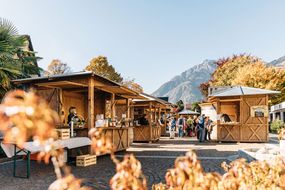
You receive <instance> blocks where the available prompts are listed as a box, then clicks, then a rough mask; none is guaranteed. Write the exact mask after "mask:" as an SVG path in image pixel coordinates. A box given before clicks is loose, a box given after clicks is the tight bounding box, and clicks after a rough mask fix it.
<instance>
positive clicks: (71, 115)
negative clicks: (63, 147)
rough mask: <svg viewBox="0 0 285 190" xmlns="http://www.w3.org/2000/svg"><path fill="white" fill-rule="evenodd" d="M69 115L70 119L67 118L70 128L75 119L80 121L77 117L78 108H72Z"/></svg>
mask: <svg viewBox="0 0 285 190" xmlns="http://www.w3.org/2000/svg"><path fill="white" fill-rule="evenodd" d="M68 112H69V114H68V117H67V124H68V125H69V126H70V125H71V121H72V120H73V119H78V116H77V115H76V114H77V112H76V107H74V106H71V107H70V108H69V110H68Z"/></svg>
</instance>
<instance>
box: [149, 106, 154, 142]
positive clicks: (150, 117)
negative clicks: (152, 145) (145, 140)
mask: <svg viewBox="0 0 285 190" xmlns="http://www.w3.org/2000/svg"><path fill="white" fill-rule="evenodd" d="M151 108H152V103H151V102H149V130H150V141H152V116H153V115H152V114H153V113H152V111H151Z"/></svg>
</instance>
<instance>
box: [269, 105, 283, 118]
mask: <svg viewBox="0 0 285 190" xmlns="http://www.w3.org/2000/svg"><path fill="white" fill-rule="evenodd" d="M275 119H280V120H282V121H283V122H285V101H284V102H282V103H280V104H276V105H273V106H271V108H270V121H274V120H275Z"/></svg>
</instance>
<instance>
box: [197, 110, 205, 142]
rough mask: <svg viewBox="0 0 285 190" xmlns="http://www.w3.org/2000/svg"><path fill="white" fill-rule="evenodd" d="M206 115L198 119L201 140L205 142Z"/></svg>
mask: <svg viewBox="0 0 285 190" xmlns="http://www.w3.org/2000/svg"><path fill="white" fill-rule="evenodd" d="M204 124H205V115H204V114H203V115H201V116H200V117H199V119H198V131H199V142H204V140H205V137H204V136H205V128H204Z"/></svg>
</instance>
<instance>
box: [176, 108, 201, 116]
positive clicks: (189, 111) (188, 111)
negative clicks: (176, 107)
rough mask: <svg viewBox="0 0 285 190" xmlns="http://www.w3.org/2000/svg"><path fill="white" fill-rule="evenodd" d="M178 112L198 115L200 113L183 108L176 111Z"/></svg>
mask: <svg viewBox="0 0 285 190" xmlns="http://www.w3.org/2000/svg"><path fill="white" fill-rule="evenodd" d="M178 114H179V115H199V114H200V113H198V112H195V111H191V110H186V109H184V110H182V111H180V112H178Z"/></svg>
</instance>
